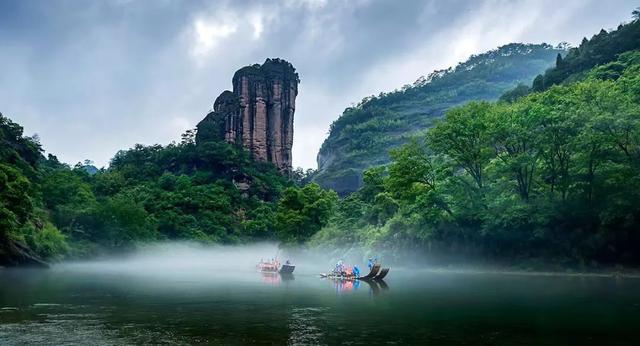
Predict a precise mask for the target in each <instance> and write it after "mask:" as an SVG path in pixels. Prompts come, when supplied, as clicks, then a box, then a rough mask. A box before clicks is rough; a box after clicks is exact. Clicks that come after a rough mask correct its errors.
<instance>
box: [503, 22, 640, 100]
mask: <svg viewBox="0 0 640 346" xmlns="http://www.w3.org/2000/svg"><path fill="white" fill-rule="evenodd" d="M637 13H638V10H635V11H634V12H633V16H634V20H633V21H632V22H630V23H627V24H621V25H619V26H618V28H617V29H616V30H612V31H611V32H607V31H606V30H604V29H602V30H600V32H599V33H598V34H596V35H594V36H593V37H591V39H589V40H587V38H586V37H585V38H583V39H582V42H581V43H580V45H579V46H578V47H573V48H571V49H569V51H568V53H567V54H566V56H564V57H562V56H561V55H558V56H557V57H556V63H555V66H554V67H553V68H550V69H548V70H547V71H546V72H545V73H544V74H540V75H538V76H537V77H536V78H535V79H534V80H533V84H532V85H531V88H529V87H527V86H525V85H520V86H518V88H516V89H514V90H511V91H509V92H507V93H505V95H503V96H502V97H501V99H503V100H506V101H509V100H514V99H517V98H518V97H521V96H523V95H526V94H528V93H529V92H532V91H543V90H547V89H549V88H550V87H551V86H553V85H557V84H561V83H571V82H574V81H577V80H580V79H582V78H584V77H585V73H586V72H587V71H589V70H590V69H591V68H593V67H595V66H598V65H602V64H605V63H608V62H610V61H613V60H614V59H615V58H616V57H617V56H618V54H620V53H623V52H628V51H631V50H634V49H640V20H639V19H638V16H637ZM618 68H620V67H618ZM618 72H619V71H618Z"/></svg>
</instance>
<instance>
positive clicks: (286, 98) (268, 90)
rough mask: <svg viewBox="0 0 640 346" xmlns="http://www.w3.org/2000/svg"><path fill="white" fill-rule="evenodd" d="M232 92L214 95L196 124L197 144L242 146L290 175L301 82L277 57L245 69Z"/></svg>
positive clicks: (292, 70)
mask: <svg viewBox="0 0 640 346" xmlns="http://www.w3.org/2000/svg"><path fill="white" fill-rule="evenodd" d="M232 82H233V91H229V90H225V91H224V92H222V94H220V96H218V98H217V99H216V101H215V102H214V105H213V112H211V113H209V114H208V115H207V116H206V117H205V118H204V119H203V120H202V121H201V122H200V123H199V124H198V132H197V136H196V141H197V142H203V141H207V140H225V141H227V142H229V143H235V144H237V145H242V146H243V147H244V148H245V149H247V150H248V151H249V152H251V155H252V157H253V158H254V159H256V160H260V161H267V162H271V163H273V164H274V165H276V167H278V169H279V170H281V171H290V170H291V147H292V145H293V116H294V113H295V99H296V96H297V95H298V83H299V82H300V79H299V77H298V74H297V73H296V70H295V68H294V67H293V65H292V64H291V63H289V62H287V61H285V60H282V59H279V58H272V59H267V60H265V62H264V63H263V64H262V65H259V64H254V65H249V66H245V67H243V68H241V69H239V70H238V71H236V73H235V74H234V75H233V79H232Z"/></svg>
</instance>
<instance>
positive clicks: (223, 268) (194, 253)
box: [53, 242, 363, 277]
mask: <svg viewBox="0 0 640 346" xmlns="http://www.w3.org/2000/svg"><path fill="white" fill-rule="evenodd" d="M337 253H339V251H337ZM351 257H353V256H351ZM274 258H277V259H278V260H279V261H280V262H282V263H284V262H285V261H287V260H290V261H291V262H292V263H293V265H295V266H296V270H295V274H316V275H317V274H319V273H321V272H326V271H328V270H329V269H330V268H332V265H333V263H335V261H337V260H338V259H343V258H342V257H340V256H337V257H336V255H331V254H329V253H327V252H321V251H313V250H309V249H306V248H286V249H283V248H281V247H279V246H278V244H276V243H268V242H264V243H254V244H247V245H203V244H199V243H192V242H168V243H157V244H148V245H142V246H140V247H138V248H137V249H136V250H135V251H133V252H131V253H127V254H119V255H110V256H105V257H102V258H100V259H96V260H87V261H70V262H63V263H60V264H56V265H54V267H53V269H54V270H56V271H69V272H78V273H81V272H86V273H103V274H135V275H137V276H152V277H153V276H167V275H175V276H177V277H181V276H195V277H197V276H199V275H203V274H207V275H208V276H211V274H212V273H215V274H216V276H218V277H220V276H224V277H241V276H246V273H247V272H255V271H256V264H257V263H258V262H259V261H260V260H265V261H267V260H271V259H274ZM349 263H351V264H356V265H363V263H358V260H357V259H352V260H351V262H349Z"/></svg>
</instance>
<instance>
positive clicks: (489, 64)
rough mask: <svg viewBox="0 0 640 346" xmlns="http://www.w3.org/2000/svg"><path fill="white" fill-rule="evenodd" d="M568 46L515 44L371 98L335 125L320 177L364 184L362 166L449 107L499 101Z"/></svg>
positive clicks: (348, 187)
mask: <svg viewBox="0 0 640 346" xmlns="http://www.w3.org/2000/svg"><path fill="white" fill-rule="evenodd" d="M564 53H565V51H564V50H563V49H559V48H553V47H552V46H549V45H547V44H539V45H533V44H515V43H514V44H509V45H506V46H502V47H500V48H498V49H496V50H492V51H489V52H486V53H484V54H480V55H477V56H472V57H471V58H469V60H467V61H465V62H463V63H460V64H459V65H458V66H456V67H455V68H449V69H446V70H442V71H435V72H433V73H431V74H430V75H429V76H428V77H426V78H424V77H421V78H420V79H418V80H417V81H416V82H415V83H414V84H413V85H407V86H405V87H404V88H402V90H396V91H394V92H391V93H381V94H380V95H378V96H371V97H368V98H365V99H363V100H362V102H360V104H358V105H357V106H355V107H350V108H347V109H346V110H345V111H344V113H343V114H342V115H341V116H340V117H339V118H338V119H337V120H336V121H334V122H333V124H331V128H330V132H329V136H328V138H327V139H326V140H325V142H324V143H323V145H322V148H321V149H320V152H319V153H318V173H317V176H316V177H315V179H314V180H315V181H316V182H318V183H319V184H320V185H321V186H323V187H325V188H330V189H334V190H335V191H337V192H338V193H339V194H341V195H345V194H347V193H350V192H353V191H355V190H357V189H358V187H360V186H361V184H362V171H363V170H364V169H366V168H369V167H373V166H376V165H380V164H384V163H387V162H389V154H388V152H389V150H390V149H392V148H395V147H398V146H400V145H402V144H404V143H407V142H408V141H409V139H410V138H412V137H414V136H416V135H419V134H420V133H422V132H423V131H425V130H426V129H428V128H429V127H431V126H433V123H434V121H435V120H436V119H439V118H440V117H441V116H442V115H443V114H444V112H445V111H446V110H447V109H449V108H451V107H454V106H456V105H460V104H463V103H465V102H468V101H471V100H496V99H498V97H500V95H502V94H503V93H504V92H505V91H507V90H509V89H511V88H513V87H514V86H516V85H517V84H519V83H529V82H530V81H531V79H533V77H534V76H536V75H537V74H538V73H540V72H541V71H544V70H545V69H546V68H548V67H549V66H551V65H552V64H553V62H554V61H555V60H556V58H557V56H558V54H564Z"/></svg>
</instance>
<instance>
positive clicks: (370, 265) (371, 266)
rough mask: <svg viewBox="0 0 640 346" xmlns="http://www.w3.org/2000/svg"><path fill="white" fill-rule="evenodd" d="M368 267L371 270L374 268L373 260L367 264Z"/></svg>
mask: <svg viewBox="0 0 640 346" xmlns="http://www.w3.org/2000/svg"><path fill="white" fill-rule="evenodd" d="M367 267H369V270H371V268H373V260H372V259H371V258H369V261H368V262H367Z"/></svg>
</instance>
